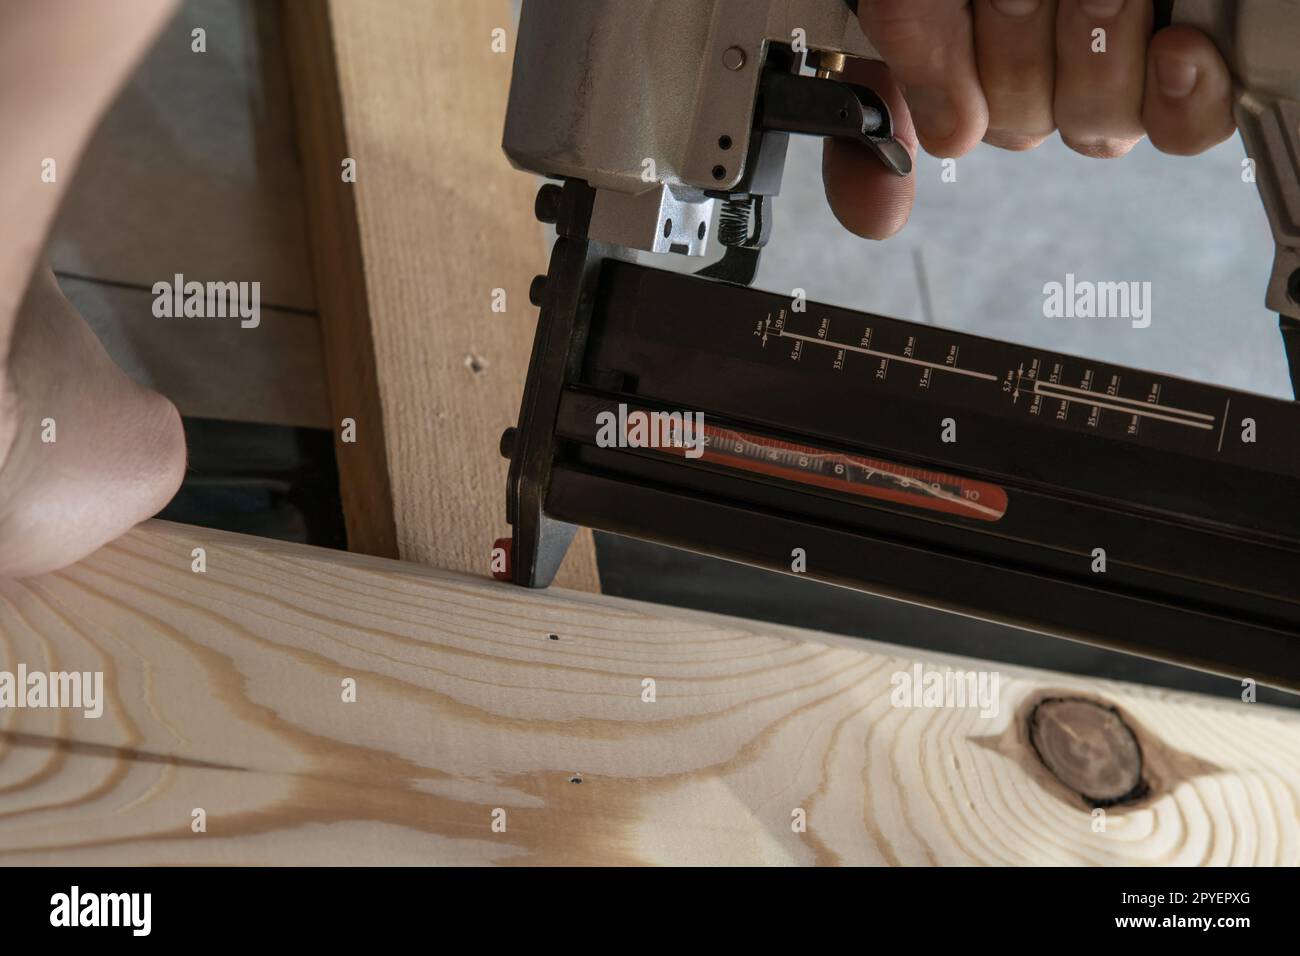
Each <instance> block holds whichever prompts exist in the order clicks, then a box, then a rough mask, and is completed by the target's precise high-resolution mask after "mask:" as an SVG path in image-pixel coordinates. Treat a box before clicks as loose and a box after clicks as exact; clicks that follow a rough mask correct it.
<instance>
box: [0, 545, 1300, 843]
mask: <svg viewBox="0 0 1300 956" xmlns="http://www.w3.org/2000/svg"><path fill="white" fill-rule="evenodd" d="M197 545H202V546H204V547H206V548H207V561H208V571H207V573H206V574H202V575H200V574H195V573H193V572H192V571H191V570H190V563H191V557H190V553H191V549H192V548H193V547H195V546H197ZM549 634H556V635H558V636H559V640H558V641H552V640H549V639H548V635H549ZM913 654H914V652H912V651H904V650H903V649H901V648H894V647H889V646H887V645H883V644H877V643H872V642H865V641H856V640H851V639H846V638H837V637H832V636H828V635H822V634H817V633H813V632H806V631H799V630H794V629H789V628H781V627H776V626H772V625H766V624H758V623H753V622H745V621H739V620H734V619H728V618H723V617H718V616H713V615H704V614H698V613H691V612H684V611H675V610H665V609H662V608H657V607H652V606H650V605H644V604H637V603H632V602H627V601H622V600H618V599H614V598H601V597H597V596H592V595H584V594H581V593H577V592H565V591H559V590H551V591H548V592H530V591H525V590H522V589H518V588H515V587H514V586H511V585H506V584H499V583H496V582H493V581H491V580H489V579H486V578H473V577H469V576H465V575H459V574H453V573H449V572H442V571H434V570H430V569H423V568H417V567H414V566H412V565H407V564H399V563H396V562H391V561H382V560H377V559H372V558H366V557H362V556H358V555H341V554H338V553H334V552H327V551H323V550H319V549H313V548H307V547H302V546H297V545H289V544H282V543H276V542H269V541H265V540H262V539H255V538H247V537H242V536H237V535H229V534H221V533H216V532H209V531H202V530H199V529H192V528H187V527H184V526H179V525H168V524H164V523H161V522H151V523H149V524H147V525H145V526H142V527H141V528H140V529H138V530H137V531H135V532H133V533H131V534H130V535H128V536H126V537H125V538H123V539H121V540H120V541H118V542H117V543H115V544H113V545H111V546H109V547H107V548H105V549H103V550H102V551H100V552H99V553H97V554H96V555H94V556H92V557H91V558H89V559H88V560H86V561H84V562H82V563H81V564H79V565H77V566H75V567H73V568H71V569H68V570H66V571H64V572H61V573H58V574H54V575H48V576H45V577H41V578H36V579H31V580H28V581H23V582H13V581H9V582H3V583H0V655H2V662H0V668H4V669H9V670H13V669H15V668H16V665H17V662H18V661H20V660H21V661H24V662H25V663H27V665H28V666H29V667H32V668H36V667H44V668H47V669H62V670H69V669H103V670H105V671H106V672H107V674H106V682H107V685H108V687H109V688H110V690H111V694H110V700H109V703H108V705H107V708H106V711H105V715H104V717H103V718H101V719H100V720H98V721H95V720H87V719H85V718H83V717H81V716H79V715H78V716H75V717H74V716H71V715H70V714H69V713H68V712H64V711H48V710H46V711H34V710H23V711H14V710H8V711H0V724H2V726H3V732H2V733H0V862H6V863H102V864H108V863H204V862H206V863H268V864H270V863H305V864H312V863H353V862H355V863H361V862H393V863H399V862H400V863H488V862H494V863H583V864H587V863H590V864H607V863H630V862H649V863H709V864H713V863H904V864H924V863H941V864H969V863H991V864H1046V863H1071V864H1074V863H1078V864H1122V863H1137V864H1198V863H1237V864H1241V863H1269V864H1276V863H1288V864H1294V863H1296V862H1297V861H1300V819H1297V817H1298V810H1297V808H1298V807H1300V719H1298V718H1297V716H1296V715H1295V714H1292V713H1290V712H1286V711H1282V710H1278V709H1271V708H1269V707H1267V706H1264V705H1259V704H1254V705H1247V704H1236V703H1231V702H1228V703H1224V702H1219V701H1214V700H1210V699H1207V698H1203V697H1195V696H1189V695H1181V694H1173V693H1168V692H1164V691H1157V690H1152V689H1146V688H1140V687H1135V686H1130V685H1123V684H1118V683H1102V682H1095V681H1086V680H1081V679H1078V678H1072V677H1066V676H1062V675H1055V674H1049V673H1044V672H1031V671H1017V670H1015V669H1012V668H1005V667H999V668H998V669H999V670H1000V671H1001V674H1002V678H1003V685H1004V686H1003V692H1002V708H1001V713H1000V715H999V716H998V717H997V718H994V719H992V720H982V719H980V718H979V717H978V716H977V715H976V714H975V713H974V712H971V711H960V710H952V709H949V710H902V709H896V708H893V707H891V705H890V701H889V697H890V690H891V686H890V682H889V678H890V675H891V674H892V673H894V672H895V671H898V670H902V669H907V668H909V667H910V666H911V664H912V657H913ZM944 663H952V664H956V665H957V666H959V667H960V666H964V667H967V668H974V667H983V668H989V667H991V666H993V665H988V664H980V663H978V662H960V661H951V660H950V661H947V662H945V661H942V660H939V659H927V661H926V664H927V666H939V665H942V664H944ZM345 676H351V677H354V678H356V680H357V682H358V700H357V702H356V703H350V704H349V703H343V702H342V700H341V695H340V681H341V680H342V678H344V677H345ZM645 677H653V678H654V679H655V680H656V681H657V701H656V702H655V703H644V702H643V701H642V700H641V681H642V679H643V678H645ZM1061 692H1066V693H1081V694H1084V695H1086V696H1095V697H1099V698H1101V699H1104V700H1106V701H1107V702H1109V703H1112V704H1114V705H1116V706H1117V707H1119V708H1120V710H1121V712H1122V713H1123V714H1124V715H1125V717H1126V718H1127V719H1128V720H1129V722H1130V723H1131V724H1133V725H1134V726H1135V727H1136V728H1137V729H1138V734H1139V737H1140V739H1141V741H1142V744H1143V747H1144V750H1145V755H1146V758H1147V760H1148V763H1149V765H1150V769H1151V772H1152V775H1153V779H1154V793H1153V794H1152V796H1151V797H1150V798H1148V799H1147V800H1146V801H1144V802H1143V803H1141V804H1138V805H1136V806H1134V807H1131V808H1112V809H1111V810H1110V812H1109V817H1108V824H1109V825H1108V830H1107V832H1106V833H1104V834H1098V833H1094V832H1093V831H1092V828H1091V826H1090V823H1091V817H1090V812H1089V808H1088V807H1087V806H1085V805H1084V804H1083V803H1082V802H1081V801H1080V800H1079V799H1078V798H1077V797H1075V796H1074V795H1072V794H1070V793H1069V792H1068V791H1066V790H1064V788H1063V787H1061V786H1060V785H1059V784H1058V783H1056V782H1055V780H1054V779H1053V778H1051V777H1049V776H1048V775H1047V774H1046V772H1045V771H1044V770H1043V769H1042V768H1041V765H1039V764H1038V763H1037V761H1036V760H1035V758H1034V755H1033V753H1032V750H1031V749H1030V748H1029V746H1028V745H1027V743H1026V742H1025V741H1024V739H1023V734H1021V733H1020V731H1019V727H1020V725H1021V722H1020V721H1019V720H1018V719H1017V714H1019V713H1022V712H1023V709H1024V707H1025V706H1026V705H1027V704H1029V703H1032V702H1033V701H1034V700H1036V699H1037V698H1038V697H1039V696H1042V695H1050V694H1053V693H1061ZM575 775H580V777H581V780H582V782H581V783H580V784H576V783H572V782H571V781H572V779H573V778H574V777H575ZM194 807H203V808H204V809H205V810H206V811H207V813H208V831H207V833H204V834H194V833H191V832H190V829H189V824H190V812H191V810H192V808H194ZM498 807H499V808H503V809H505V810H506V812H507V818H506V820H507V829H506V832H505V833H494V832H493V831H492V828H491V814H492V811H493V809H494V808H498ZM795 807H802V808H804V809H805V810H806V812H807V815H808V830H807V832H806V833H803V834H796V833H794V832H792V830H791V827H790V820H791V811H792V809H793V808H795Z"/></svg>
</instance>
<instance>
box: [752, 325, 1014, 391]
mask: <svg viewBox="0 0 1300 956" xmlns="http://www.w3.org/2000/svg"><path fill="white" fill-rule="evenodd" d="M777 334H778V335H780V336H783V337H785V338H791V339H798V340H799V341H801V342H813V343H815V344H817V345H826V346H830V347H832V348H837V349H848V350H849V351H850V352H860V353H861V354H863V355H874V356H875V357H876V358H882V359H885V360H887V361H893V362H907V363H908V364H909V365H921V366H924V367H925V368H934V369H938V370H939V371H941V372H953V373H955V374H957V375H968V376H970V377H971V378H982V379H984V380H986V381H989V382H996V381H997V380H998V377H997V376H996V375H988V374H986V373H984V372H972V371H971V370H970V369H965V368H956V367H954V366H952V365H944V364H943V363H941V362H926V361H924V360H922V359H917V358H908V357H907V356H905V355H895V354H893V353H892V352H879V351H877V350H875V349H864V348H859V347H858V346H856V345H846V344H845V343H843V342H831V341H828V340H827V339H819V338H817V337H815V336H811V335H799V334H798V333H797V332H787V331H785V329H782V330H781V331H780V332H778V333H777Z"/></svg>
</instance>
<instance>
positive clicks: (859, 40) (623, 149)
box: [502, 0, 1300, 690]
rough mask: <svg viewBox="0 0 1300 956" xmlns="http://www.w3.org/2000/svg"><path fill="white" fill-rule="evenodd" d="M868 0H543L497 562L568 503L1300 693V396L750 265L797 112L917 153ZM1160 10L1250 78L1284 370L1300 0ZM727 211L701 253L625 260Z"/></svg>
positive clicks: (577, 521) (680, 249)
mask: <svg viewBox="0 0 1300 956" xmlns="http://www.w3.org/2000/svg"><path fill="white" fill-rule="evenodd" d="M855 5H856V4H853V3H845V2H844V0H708V2H706V0H652V2H644V3H635V4H629V3H619V2H614V0H566V2H564V3H562V4H557V3H554V2H551V0H525V3H524V7H523V16H522V20H521V24H520V31H519V38H518V47H517V50H516V57H515V74H514V79H513V81H512V85H511V93H510V107H509V113H508V116H507V120H506V131H505V140H504V147H505V150H506V153H507V154H508V156H509V157H510V159H511V160H512V162H514V163H515V164H516V165H517V166H520V167H521V168H523V169H527V170H530V171H533V172H536V173H540V174H543V175H546V176H548V177H551V178H555V179H560V180H562V181H563V185H562V186H561V185H557V184H548V185H546V186H544V187H543V188H542V190H541V192H540V193H539V194H538V201H537V213H538V217H539V218H540V219H542V220H543V221H545V222H550V223H553V224H554V225H555V227H556V231H557V234H558V238H557V240H556V243H555V247H554V249H553V252H552V257H551V262H550V267H549V269H548V272H547V274H546V275H545V276H539V277H538V278H537V279H536V280H535V281H534V284H533V287H532V294H531V298H532V299H533V301H534V304H536V305H538V306H539V307H540V310H541V312H540V318H539V325H538V330H537V336H536V339H535V341H534V347H533V353H532V358H531V362H530V367H529V374H528V379H527V382H526V384H525V389H524V396H523V402H522V405H521V409H520V417H519V423H518V427H516V428H512V429H509V430H508V431H507V433H506V434H505V435H504V436H503V437H502V451H503V454H505V455H506V456H507V457H508V458H509V459H510V472H509V484H508V489H507V517H508V519H509V521H510V524H511V525H512V531H513V536H512V540H511V568H510V577H511V578H512V579H513V580H514V581H515V582H517V583H519V584H522V585H526V586H530V587H544V586H546V585H547V584H549V583H550V581H551V580H552V578H553V577H554V574H555V572H556V570H557V569H558V566H559V563H560V561H561V560H562V558H563V556H564V553H565V551H566V549H567V547H568V544H569V541H570V540H571V537H572V534H573V531H574V528H575V527H576V526H579V525H582V526H588V527H593V528H597V529H601V530H605V531H609V532H613V533H617V534H626V535H631V536H634V537H638V538H643V539H646V540H650V541H656V542H659V543H663V544H667V545H671V546H674V547H680V548H686V549H690V550H695V551H700V552H703V553H707V554H712V555H717V556H720V557H724V558H729V559H732V560H737V561H743V562H745V563H749V564H753V565H758V566H762V567H767V568H771V569H774V570H781V571H791V570H796V571H802V572H803V573H804V574H805V575H806V576H807V577H810V578H814V579H817V580H821V581H827V582H831V583H835V584H841V585H845V586H849V587H853V588H857V589H860V590H864V591H869V592H872V593H876V594H882V595H886V596H890V597H894V598H898V599H901V600H906V601H912V602H916V603H922V604H925V605H928V606H933V607H939V608H945V609H948V610H951V611H954V612H957V613H962V614H966V615H970V616H973V617H978V618H981V619H986V620H992V621H998V622H1002V623H1006V624H1009V625H1012V626H1016V627H1021V628H1025V629H1029V630H1033V631H1039V632H1042V633H1046V634H1052V635H1058V636H1064V637H1068V638H1073V639H1077V640H1084V641H1088V642H1091V643H1095V644H1098V645H1101V646H1107V647H1112V648H1116V649H1119V650H1124V651H1129V652H1132V653H1137V654H1142V655H1144V656H1149V657H1155V658H1160V659H1164V660H1169V661H1174V662H1179V663H1183V664H1188V665H1190V666H1194V667H1200V668H1203V669H1207V670H1212V671H1217V672H1220V673H1226V674H1232V675H1237V676H1244V677H1252V678H1254V679H1256V680H1259V681H1260V682H1263V683H1269V684H1274V685H1276V686H1281V687H1286V688H1290V689H1293V690H1300V595H1298V594H1297V591H1298V590H1300V589H1298V588H1297V586H1296V581H1297V580H1298V579H1300V405H1297V404H1295V403H1292V402H1285V401H1279V400H1276V399H1271V398H1266V397H1262V396H1258V395H1253V394H1250V393H1245V392H1236V391H1232V390H1228V389H1221V388H1216V387H1212V386H1207V385H1202V384H1198V383H1194V382H1188V381H1184V380H1180V379H1177V378H1174V377H1171V376H1165V375H1157V374H1154V373H1149V372H1143V371H1141V370H1136V369H1126V368H1120V367H1117V366H1112V365H1109V364H1107V363H1100V362H1093V361H1089V360H1086V359H1080V358H1076V357H1073V356H1065V355H1058V354H1055V353H1051V352H1047V351H1045V350H1042V349H1035V348H1032V347H1029V346H1024V345H1018V344H1014V343H1004V342H997V341H993V340H990V339H985V338H981V337H978V336H971V335H965V334H961V333H956V332H946V331H944V330H942V329H936V328H934V327H933V326H917V325H912V324H910V323H906V322H900V321H897V320H893V319H887V318H884V317H880V316H874V315H868V314H865V313H859V312H854V311H851V310H846V309H837V308H830V307H826V306H821V305H817V304H815V303H811V302H810V303H807V304H806V307H805V308H802V309H795V308H793V307H792V303H791V300H790V299H788V298H787V297H784V296H779V295H773V294H770V293H765V292H760V291H757V290H754V289H750V288H748V287H747V286H748V284H749V283H750V281H751V280H752V279H753V276H754V273H755V270H756V267H757V262H758V256H759V253H760V250H761V249H762V246H763V244H764V243H765V241H766V238H767V236H768V234H769V233H770V230H771V229H772V222H773V217H772V213H773V199H774V197H775V196H776V195H777V194H778V192H779V190H780V179H781V170H782V166H783V164H784V159H785V151H786V143H787V138H788V136H790V135H792V134H803V135H822V136H834V137H838V138H842V139H848V140H853V141H856V142H858V143H861V144H862V145H863V146H864V147H865V148H867V149H869V150H871V152H872V153H873V154H874V155H875V156H876V158H877V159H878V160H879V161H880V162H881V163H882V164H883V165H884V166H885V167H886V168H888V169H891V170H892V171H894V172H895V173H899V174H904V173H906V172H907V171H909V170H910V160H909V158H908V155H907V153H906V151H905V150H903V149H902V147H901V146H900V145H899V144H898V143H897V142H896V141H895V139H894V138H893V133H892V118H891V117H890V115H889V110H888V107H887V105H886V104H885V103H884V102H883V100H882V99H881V98H880V97H879V96H877V95H876V94H875V93H874V92H873V91H872V90H869V89H866V88H864V87H862V86H858V85H855V84H852V83H849V82H845V81H844V80H843V79H842V75H843V67H844V64H845V62H846V60H847V59H848V58H860V59H870V58H874V57H875V54H874V51H873V50H872V48H871V46H870V44H869V43H868V42H867V40H866V38H865V37H864V36H863V35H862V33H861V30H860V28H859V27H858V23H857V18H856V15H855V12H854V10H853V9H851V8H852V7H854V6H855ZM1173 19H1174V20H1175V21H1176V22H1187V23H1190V24H1193V25H1196V26H1198V27H1199V28H1201V29H1203V30H1205V31H1206V32H1207V33H1208V34H1209V35H1210V36H1211V37H1212V38H1213V39H1214V40H1215V41H1216V42H1217V43H1218V44H1219V46H1220V49H1221V50H1222V51H1223V52H1224V54H1225V56H1226V57H1227V58H1228V60H1229V62H1230V64H1231V65H1232V67H1233V69H1234V72H1235V76H1236V77H1237V79H1238V81H1239V83H1240V88H1239V90H1238V96H1237V107H1236V113H1237V119H1238V123H1239V126H1240V128H1241V131H1242V136H1243V139H1244V141H1245V143H1246V146H1247V150H1248V152H1249V154H1250V156H1251V158H1252V160H1253V161H1254V163H1255V171H1256V180H1257V182H1258V183H1259V190H1260V194H1261V196H1262V198H1263V200H1264V203H1265V205H1266V207H1267V209H1268V212H1269V218H1270V223H1271V225H1272V228H1273V231H1274V235H1275V238H1276V240H1277V255H1276V260H1275V268H1274V274H1273V278H1272V282H1271V284H1270V287H1269V290H1268V293H1267V295H1268V302H1269V305H1270V306H1271V307H1272V308H1275V309H1277V311H1278V312H1279V314H1280V316H1281V321H1282V329H1283V338H1284V340H1285V341H1286V342H1287V344H1288V347H1289V348H1291V347H1292V346H1293V348H1294V350H1293V351H1292V353H1291V363H1292V370H1293V377H1294V376H1295V375H1296V370H1297V365H1298V364H1300V342H1297V341H1296V340H1297V334H1296V330H1297V329H1300V252H1298V250H1300V227H1298V224H1300V184H1298V182H1297V170H1298V169H1300V147H1298V146H1297V142H1298V141H1300V112H1297V111H1298V110H1300V59H1298V58H1297V53H1296V51H1297V50H1298V49H1300V4H1298V3H1296V2H1291V0H1251V2H1248V3H1246V2H1244V3H1240V4H1230V3H1223V2H1209V0H1206V2H1196V0H1180V2H1179V3H1178V4H1176V5H1175V7H1174V10H1173ZM810 67H811V70H812V72H811V73H810V70H809V68H810ZM715 207H717V208H715ZM715 240H716V241H717V242H720V243H721V245H722V247H723V250H724V254H723V257H722V259H721V260H719V261H718V262H716V263H714V264H713V265H711V266H709V267H707V268H705V269H702V270H700V272H699V273H698V274H696V275H693V276H692V275H681V274H677V273H671V272H666V271H662V270H658V269H651V268H647V267H645V266H642V265H637V264H635V263H634V262H633V261H632V259H633V250H643V251H647V252H657V253H678V254H684V255H687V256H699V255H703V254H705V252H706V251H707V249H708V248H709V245H710V243H712V242H714V241H715ZM1293 344H1294V345H1293ZM698 415H702V416H703V418H702V419H700V418H697V417H696V416H698ZM674 416H675V417H674ZM634 421H635V422H637V423H639V424H644V423H645V422H646V421H649V422H651V423H652V429H653V426H654V425H655V424H656V423H657V424H658V425H662V426H663V427H664V428H665V429H666V431H665V432H664V434H665V435H667V434H668V431H667V429H671V430H672V432H671V433H672V435H673V436H674V437H675V438H676V439H677V440H676V442H672V441H668V442H661V443H659V444H657V445H656V444H655V443H654V442H650V443H648V444H647V443H646V442H645V441H644V440H633V439H635V438H636V437H637V436H635V435H633V434H632V432H631V429H630V428H629V423H631V422H634ZM611 423H615V424H614V428H615V431H614V433H613V434H614V435H615V436H616V438H617V440H616V441H613V442H611V441H610V440H609V439H610V435H611V432H610V431H609V426H610V424H611ZM958 426H959V427H960V429H961V432H960V440H959V441H955V442H954V441H950V440H948V439H949V437H951V434H952V433H953V431H954V429H955V428H956V427H958ZM652 434H653V431H652ZM642 437H644V436H642ZM687 451H693V452H694V453H692V454H687ZM801 562H802V563H801Z"/></svg>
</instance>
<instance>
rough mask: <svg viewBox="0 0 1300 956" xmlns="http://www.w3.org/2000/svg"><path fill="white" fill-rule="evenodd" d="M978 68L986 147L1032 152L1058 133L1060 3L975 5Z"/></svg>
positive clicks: (988, 1)
mask: <svg viewBox="0 0 1300 956" xmlns="http://www.w3.org/2000/svg"><path fill="white" fill-rule="evenodd" d="M974 14H975V62H976V65H977V67H978V69H979V76H980V82H981V83H982V84H983V87H984V99H985V100H986V101H987V102H988V108H989V125H988V131H987V132H986V133H985V134H984V142H986V143H990V144H992V145H993V146H1000V147H1001V148H1003V149H1032V148H1033V147H1035V146H1037V145H1038V144H1039V143H1041V142H1042V141H1043V140H1045V139H1046V138H1047V137H1048V136H1051V135H1052V133H1053V132H1054V131H1055V130H1056V121H1055V119H1054V118H1053V116H1052V93H1053V88H1054V87H1055V85H1056V0H976V3H975V6H974Z"/></svg>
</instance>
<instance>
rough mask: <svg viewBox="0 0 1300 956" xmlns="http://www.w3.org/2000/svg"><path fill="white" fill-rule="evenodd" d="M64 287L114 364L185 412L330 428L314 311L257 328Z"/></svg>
mask: <svg viewBox="0 0 1300 956" xmlns="http://www.w3.org/2000/svg"><path fill="white" fill-rule="evenodd" d="M59 286H60V288H61V289H62V290H63V293H64V295H66V296H67V297H68V300H69V301H70V302H71V303H72V304H73V305H74V306H76V308H77V311H78V312H80V313H81V315H82V316H83V317H84V318H85V320H86V321H87V322H88V323H89V324H90V327H91V328H93V329H94V330H95V334H96V335H98V336H99V339H100V341H101V342H103V343H104V347H105V348H106V349H107V350H108V353H109V354H110V355H111V356H113V360H114V361H115V362H117V364H118V365H119V366H121V368H122V370H123V371H125V372H126V373H127V374H128V375H130V376H131V377H132V378H133V379H135V380H136V381H137V382H139V383H140V384H141V385H145V386H148V387H149V388H152V389H155V390H157V391H159V392H162V394H164V395H166V396H167V397H168V398H170V399H171V400H172V402H174V403H175V405H176V407H177V408H178V409H180V412H181V414H182V415H188V416H191V417H195V418H219V419H224V420H226V421H236V422H260V423H264V424H271V425H291V426H298V427H302V428H331V427H333V426H332V422H333V419H332V417H331V415H330V410H329V394H328V392H327V391H326V388H325V361H324V358H323V356H322V354H321V341H320V323H319V322H318V321H317V319H316V316H315V315H311V314H303V313H301V312H285V311H282V310H280V309H274V308H267V307H265V306H263V308H262V310H261V318H260V322H259V324H258V325H257V327H256V328H248V329H245V328H242V327H241V326H240V323H239V321H238V320H237V319H230V320H222V319H216V320H213V319H159V318H156V317H155V316H154V314H153V302H154V296H153V294H152V293H151V292H147V291H143V290H140V289H134V288H122V287H120V286H111V285H107V284H105V283H102V282H94V281H85V280H81V279H69V278H67V277H61V278H60V279H59Z"/></svg>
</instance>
